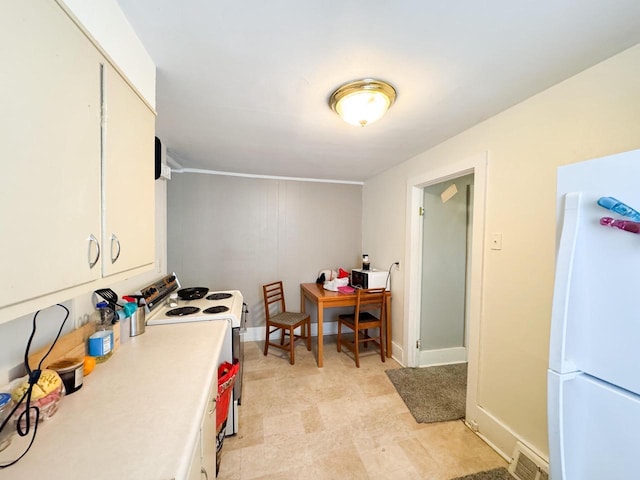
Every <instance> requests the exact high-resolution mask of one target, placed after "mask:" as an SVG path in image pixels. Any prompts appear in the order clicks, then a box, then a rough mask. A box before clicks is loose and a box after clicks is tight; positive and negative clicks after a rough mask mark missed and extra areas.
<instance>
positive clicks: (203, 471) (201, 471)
mask: <svg viewBox="0 0 640 480" xmlns="http://www.w3.org/2000/svg"><path fill="white" fill-rule="evenodd" d="M200 473H201V474H202V475H204V478H205V480H209V475H208V474H207V469H206V468H204V467H200Z"/></svg>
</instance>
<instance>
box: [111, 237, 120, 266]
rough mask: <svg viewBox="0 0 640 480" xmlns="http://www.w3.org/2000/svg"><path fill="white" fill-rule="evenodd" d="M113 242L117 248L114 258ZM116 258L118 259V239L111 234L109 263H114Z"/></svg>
mask: <svg viewBox="0 0 640 480" xmlns="http://www.w3.org/2000/svg"><path fill="white" fill-rule="evenodd" d="M113 242H115V243H116V246H117V247H118V251H117V252H116V256H115V257H114V256H113ZM118 258H120V239H119V238H118V237H117V236H116V234H115V233H112V234H111V263H112V264H113V263H116V260H118Z"/></svg>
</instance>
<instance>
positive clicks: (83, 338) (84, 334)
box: [29, 322, 96, 369]
mask: <svg viewBox="0 0 640 480" xmlns="http://www.w3.org/2000/svg"><path fill="white" fill-rule="evenodd" d="M95 331H96V324H95V323H94V322H89V323H87V324H85V325H83V326H81V327H80V328H77V329H76V330H74V331H72V332H69V333H67V334H66V335H63V336H62V337H60V338H59V339H58V341H57V342H56V344H55V346H54V347H53V350H51V353H50V354H49V356H48V357H47V359H46V360H45V362H44V364H43V365H42V368H47V366H49V365H50V364H52V363H54V362H57V361H58V360H66V359H74V358H77V359H84V356H85V355H86V354H87V340H88V338H89V337H90V336H91V335H92V334H93V333H94V332H95ZM50 348H51V344H49V345H47V346H46V347H43V348H41V349H40V350H38V351H37V352H35V353H32V354H31V355H29V366H30V367H31V368H32V369H33V368H36V367H37V366H38V362H40V360H41V359H42V358H43V357H44V356H45V355H46V354H47V352H48V351H49V349H50Z"/></svg>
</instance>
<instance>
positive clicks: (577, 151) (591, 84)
mask: <svg viewBox="0 0 640 480" xmlns="http://www.w3.org/2000/svg"><path fill="white" fill-rule="evenodd" d="M639 78H640V46H635V47H633V48H632V49H629V50H627V51H625V52H623V53H621V54H619V55H617V56H615V57H612V58H611V59H609V60H607V61H605V62H603V63H601V64H599V65H596V66H595V67H592V68H591V69H589V70H587V71H585V72H583V73H581V74H579V75H576V76H574V77H572V78H570V79H568V80H566V81H565V82H563V83H561V84H559V85H557V86H554V87H552V88H550V89H548V90H546V91H544V92H542V93H541V94H539V95H536V96H534V97H532V98H530V99H528V100H526V101H525V102H523V103H521V104H519V105H516V106H515V107H512V108H510V109H509V110H507V111H505V112H503V113H502V114H499V115H497V116H495V117H493V118H491V119H489V120H487V121H485V122H483V123H481V124H479V125H477V126H476V127H474V128H471V129H469V130H468V131H466V132H464V133H462V134H460V135H457V136H456V137H454V138H452V139H450V140H448V141H446V142H444V143H442V144H440V145H439V146H437V147H435V148H433V149H431V150H429V151H427V152H424V153H422V154H420V155H418V156H416V157H414V158H413V159H410V160H409V161H406V162H404V163H402V164H400V165H398V166H397V167H394V168H392V169H390V170H388V171H387V172H385V173H383V174H381V175H379V176H377V177H375V178H373V179H371V180H370V181H368V182H366V184H365V187H364V195H363V246H364V249H365V250H366V251H367V252H368V253H369V254H370V256H372V257H373V258H380V259H384V262H385V263H388V262H391V261H393V259H395V257H396V256H399V255H402V258H404V249H405V241H406V238H405V237H406V234H405V213H406V212H405V209H406V182H407V179H408V178H411V177H414V176H416V175H422V174H425V173H428V172H430V171H432V170H434V169H436V168H438V167H439V166H441V165H443V164H445V163H448V162H456V161H460V160H461V159H464V158H468V157H470V156H473V155H476V154H478V153H481V152H485V151H486V152H488V159H489V160H488V174H487V175H488V180H487V199H486V228H485V232H486V233H485V249H484V274H483V293H482V308H483V315H482V320H481V325H480V338H481V342H480V353H479V384H478V403H479V405H480V406H481V407H482V408H483V409H484V410H485V411H486V412H487V413H488V415H489V416H491V417H492V418H493V420H494V421H495V428H494V429H493V430H491V429H488V430H487V431H485V432H482V433H484V434H485V435H487V437H488V439H489V440H490V441H492V442H493V443H495V444H496V445H497V446H498V447H499V448H501V449H502V450H503V452H504V453H506V454H508V455H510V454H511V453H512V448H513V445H508V444H505V442H504V441H503V440H502V438H503V437H504V436H503V435H501V434H500V433H499V432H498V430H500V429H502V430H503V431H504V432H509V434H510V435H512V437H515V438H518V439H520V440H522V441H524V442H525V443H526V444H528V445H529V446H530V447H533V448H534V449H535V450H537V451H538V452H540V453H542V455H543V456H546V455H547V451H548V446H547V426H546V422H547V418H546V369H547V362H548V341H549V335H548V332H549V318H550V312H551V298H552V290H553V273H554V259H555V218H556V214H555V188H556V168H557V167H558V166H559V165H564V164H569V163H574V162H579V161H582V160H587V159H591V158H596V157H600V156H604V155H609V154H613V153H616V152H621V151H626V150H632V149H636V148H640V82H639V81H638V79H639ZM639 181H640V179H639ZM380 232H385V235H380ZM491 232H502V233H503V249H502V250H501V251H496V250H490V249H489V248H488V238H487V236H488V235H490V233H491ZM397 277H398V278H397V279H395V282H394V285H393V295H394V298H396V299H397V298H402V296H403V295H404V291H405V286H404V283H403V278H402V277H401V276H399V275H398V276H397ZM403 317H404V308H403V303H402V302H400V301H395V302H394V303H393V318H394V332H393V341H394V344H396V345H399V346H401V347H402V342H403V338H404V330H405V329H406V328H407V325H405V322H404V321H403Z"/></svg>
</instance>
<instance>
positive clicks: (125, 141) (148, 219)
mask: <svg viewBox="0 0 640 480" xmlns="http://www.w3.org/2000/svg"><path fill="white" fill-rule="evenodd" d="M104 100H105V101H104V124H103V134H104V143H103V146H104V151H103V167H102V186H103V209H102V210H103V237H102V238H103V239H102V245H104V253H103V257H102V269H103V275H105V276H107V275H112V274H114V273H118V272H126V271H128V270H131V269H133V268H137V267H141V266H144V265H151V264H152V263H153V261H154V258H155V252H154V248H155V241H154V235H153V233H154V223H155V222H154V219H155V208H154V207H155V190H154V173H155V168H154V156H155V142H154V140H155V135H154V120H155V117H154V114H153V112H152V111H151V110H149V108H148V107H147V106H146V105H145V104H144V103H143V102H142V101H141V100H140V98H139V97H138V96H137V95H136V93H135V92H134V91H133V90H132V89H131V88H130V87H129V85H128V84H127V83H126V82H125V80H124V79H123V78H122V77H121V76H120V75H119V74H118V72H116V71H115V70H114V69H113V67H111V66H110V65H106V66H105V71H104Z"/></svg>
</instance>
